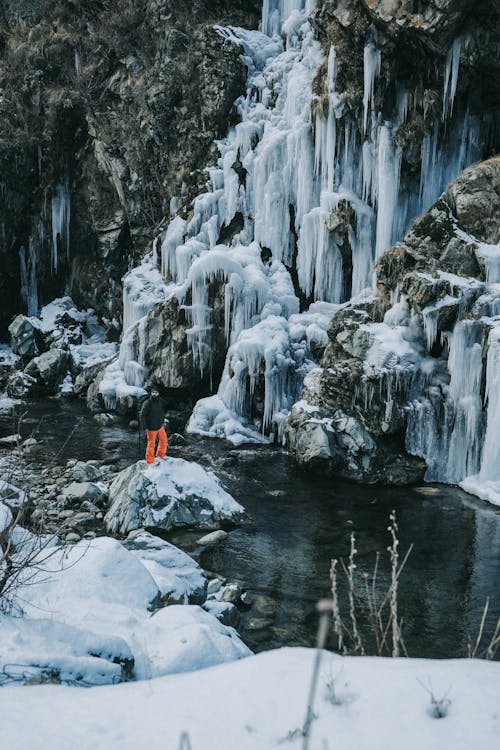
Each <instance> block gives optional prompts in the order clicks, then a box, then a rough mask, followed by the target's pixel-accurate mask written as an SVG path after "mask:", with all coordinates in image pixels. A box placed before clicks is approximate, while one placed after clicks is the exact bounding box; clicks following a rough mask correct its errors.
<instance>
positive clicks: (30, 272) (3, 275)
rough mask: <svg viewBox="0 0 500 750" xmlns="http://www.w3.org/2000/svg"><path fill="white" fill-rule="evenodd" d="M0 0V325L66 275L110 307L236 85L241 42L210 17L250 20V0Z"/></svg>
mask: <svg viewBox="0 0 500 750" xmlns="http://www.w3.org/2000/svg"><path fill="white" fill-rule="evenodd" d="M5 6H6V7H5V9H4V17H3V18H2V20H1V22H0V33H1V37H2V45H1V49H2V51H1V56H0V85H1V88H2V90H3V92H4V117H3V118H2V125H1V126H0V130H1V141H2V148H1V151H0V162H1V165H2V175H3V180H4V185H5V193H4V200H3V202H2V208H1V210H0V213H1V222H2V224H3V225H4V226H5V232H4V234H3V235H2V240H1V243H2V252H1V253H0V300H1V301H0V330H1V329H4V328H5V327H6V325H7V324H8V321H9V318H10V316H11V315H12V312H13V311H14V312H15V311H22V310H23V308H24V309H26V305H28V306H29V305H30V304H31V306H33V305H34V306H35V307H36V304H37V302H36V300H37V299H38V301H39V302H42V303H46V302H47V301H48V300H49V299H52V298H53V297H55V296H58V294H60V293H61V292H62V290H63V289H65V288H66V285H67V283H68V282H69V283H70V285H71V284H72V285H73V288H72V291H73V293H74V296H75V301H76V302H77V304H84V305H85V306H92V307H94V308H96V309H98V310H99V312H101V313H105V314H106V315H107V316H110V318H112V317H113V314H115V315H117V316H118V315H119V314H120V312H121V311H120V295H121V288H120V279H121V276H122V275H123V273H124V272H125V271H126V269H127V267H128V265H129V259H130V257H131V256H132V257H137V255H138V253H139V252H142V251H143V249H144V247H145V246H146V244H147V242H149V241H150V239H151V231H152V229H153V228H154V227H155V226H156V225H157V223H158V222H159V221H160V220H161V219H162V217H163V216H164V215H168V212H169V204H170V200H171V199H172V198H180V199H182V200H185V201H186V202H189V199H190V196H191V197H192V190H193V188H194V187H195V186H197V185H199V184H203V183H204V181H205V179H206V178H205V175H204V174H203V172H202V171H201V169H202V168H203V167H204V166H205V164H206V162H207V160H208V158H209V155H210V153H211V149H212V144H213V141H214V138H217V137H220V136H221V135H222V134H223V133H224V132H225V130H226V128H227V125H228V122H229V120H230V119H231V112H232V107H233V102H234V101H235V99H236V98H237V97H238V96H239V95H240V94H241V93H242V92H243V88H244V81H245V77H246V72H245V67H244V65H243V64H242V63H241V61H240V59H239V56H240V53H239V51H238V50H237V48H235V47H234V45H232V44H230V43H228V42H227V41H225V40H224V39H223V38H222V36H220V35H219V34H218V33H217V32H216V31H215V30H214V28H213V26H214V24H218V23H219V24H234V25H242V26H246V27H255V26H256V24H257V20H258V13H259V11H260V2H257V0H251V1H250V2H246V3H245V2H241V1H240V2H228V1H227V0H221V1H220V2H211V0H197V1H196V2H194V3H189V4H183V3H180V4H179V3H174V2H173V1H172V0H167V2H165V1H164V0H161V2H160V0H140V1H139V2H137V3H128V5H127V7H126V8H124V7H123V4H121V3H118V2H108V3H105V4H100V3H88V2H83V3H56V4H54V3H50V2H45V1H42V0H22V2H19V3H14V2H8V3H6V4H5ZM89 29H90V31H89ZM97 101H100V102H101V104H100V105H99V106H95V102H97ZM34 313H36V310H33V309H32V310H30V311H29V314H34Z"/></svg>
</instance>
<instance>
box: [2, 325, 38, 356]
mask: <svg viewBox="0 0 500 750" xmlns="http://www.w3.org/2000/svg"><path fill="white" fill-rule="evenodd" d="M9 333H10V341H11V347H12V351H13V352H15V354H19V356H21V357H25V358H28V357H34V356H36V355H37V354H38V353H39V351H40V341H41V335H40V330H39V328H38V327H37V326H36V325H34V324H33V322H32V321H31V320H30V318H27V317H26V315H17V316H16V317H15V318H14V320H13V321H12V323H11V324H10V326H9Z"/></svg>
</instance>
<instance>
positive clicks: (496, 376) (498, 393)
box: [479, 326, 500, 482]
mask: <svg viewBox="0 0 500 750" xmlns="http://www.w3.org/2000/svg"><path fill="white" fill-rule="evenodd" d="M485 395H486V398H487V400H488V411H487V424H486V435H485V439H484V446H483V455H482V461H481V469H480V472H479V479H480V481H481V482H500V326H497V327H496V328H493V329H492V330H491V331H490V334H489V337H488V360H487V365H486V394H485Z"/></svg>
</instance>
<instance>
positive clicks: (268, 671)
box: [2, 610, 500, 750]
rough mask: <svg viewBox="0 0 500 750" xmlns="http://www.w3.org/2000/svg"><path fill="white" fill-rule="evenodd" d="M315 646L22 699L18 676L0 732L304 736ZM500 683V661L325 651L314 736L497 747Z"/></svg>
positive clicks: (288, 739) (215, 739)
mask: <svg viewBox="0 0 500 750" xmlns="http://www.w3.org/2000/svg"><path fill="white" fill-rule="evenodd" d="M167 611H168V610H167ZM207 616H208V615H207ZM315 655H316V652H315V651H314V650H312V649H304V648H284V649H280V650H275V651H271V652H267V653H262V654H259V655H257V656H252V657H249V658H247V659H243V660H242V661H238V662H233V663H231V664H224V665H220V666H216V667H212V668H209V669H205V670H203V671H199V672H196V673H192V674H181V675H175V676H172V675H170V676H168V677H160V678H158V679H154V680H151V681H149V682H136V683H127V684H121V685H116V686H111V687H110V686H104V687H98V688H92V689H89V690H85V691H76V690H74V689H72V688H68V687H63V686H43V687H29V688H25V689H24V690H23V692H22V700H20V693H19V689H18V688H15V687H4V688H3V689H2V709H3V711H2V740H3V741H4V742H5V745H6V746H9V747H21V746H22V747H23V750H37V749H38V748H40V747H44V746H50V747H51V748H52V750H67V748H68V747H73V748H75V750H90V748H92V750H114V748H117V749H118V748H119V749H120V750H136V748H138V747H148V748H151V750H155V748H165V747H167V748H177V747H179V743H180V740H181V736H182V735H183V733H186V734H187V735H188V736H189V742H190V746H191V747H192V748H193V750H196V749H197V748H203V749H204V750H215V749H216V748H221V747H228V748H240V749H241V750H256V749H257V748H258V750H271V749H273V750H275V749H276V748H278V747H282V746H283V745H285V746H290V747H302V737H301V734H300V730H301V729H302V727H303V725H304V720H305V715H306V708H307V697H308V691H309V686H310V680H311V674H312V670H313V662H314V659H315ZM499 683H500V665H499V664H498V663H493V662H481V661H473V660H466V659H464V660H449V661H447V660H436V661H431V660H424V659H385V658H384V659H382V658H369V657H339V656H335V655H332V654H329V653H324V654H323V657H322V661H321V665H320V675H319V681H318V688H317V692H316V698H315V702H314V706H313V709H314V720H313V722H312V725H311V738H310V745H309V747H310V748H319V747H340V748H342V750H373V749H374V748H385V750H401V748H405V750H421V748H426V750H438V748H439V750H448V749H450V750H451V748H453V749H454V750H470V748H475V750H492V749H493V748H496V747H497V746H498V742H499V738H500V716H499V712H498V688H499ZM428 690H432V691H433V693H434V695H435V696H436V698H437V699H440V698H443V697H444V696H445V695H447V697H448V699H449V701H450V706H449V711H448V714H447V716H445V717H444V718H441V719H436V718H434V717H433V715H432V705H431V700H430V696H429V694H428ZM54 706H57V712H58V715H57V731H55V729H54ZM165 711H167V712H168V713H167V714H166V713H165ZM26 716H29V722H27V721H26ZM325 743H326V744H325ZM181 746H182V744H181ZM184 746H188V745H187V743H186V742H185V743H184Z"/></svg>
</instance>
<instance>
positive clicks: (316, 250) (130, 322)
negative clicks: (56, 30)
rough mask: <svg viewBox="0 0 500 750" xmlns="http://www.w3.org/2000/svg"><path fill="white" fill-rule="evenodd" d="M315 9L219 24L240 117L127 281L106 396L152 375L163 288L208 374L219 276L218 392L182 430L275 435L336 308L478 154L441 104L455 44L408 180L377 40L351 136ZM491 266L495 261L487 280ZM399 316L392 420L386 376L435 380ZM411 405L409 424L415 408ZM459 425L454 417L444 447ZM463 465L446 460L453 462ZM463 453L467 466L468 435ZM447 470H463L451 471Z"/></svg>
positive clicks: (268, 0) (364, 284)
mask: <svg viewBox="0 0 500 750" xmlns="http://www.w3.org/2000/svg"><path fill="white" fill-rule="evenodd" d="M313 7H314V2H313V1H312V0H264V3H263V12H262V22H261V30H260V31H247V30H245V29H240V28H222V27H216V30H217V32H218V33H219V34H220V35H221V36H223V37H224V38H225V39H227V40H228V42H230V43H234V44H238V45H239V46H240V49H241V52H242V59H243V61H244V62H245V64H246V65H247V68H248V82H247V92H246V94H245V95H244V96H242V97H240V98H239V99H238V100H237V102H236V108H237V110H238V113H239V116H240V122H239V123H238V124H237V125H236V126H234V127H232V128H231V129H230V130H229V132H228V134H227V137H226V138H224V139H222V140H221V141H219V142H218V147H219V151H220V159H219V161H218V163H217V164H216V165H215V166H213V167H211V168H209V169H207V189H206V191H205V192H203V193H201V194H200V195H198V197H196V198H195V200H194V201H193V204H192V211H191V212H190V214H189V215H188V216H187V217H184V218H183V216H184V215H183V216H180V215H178V214H177V211H178V204H177V201H176V200H175V201H174V202H173V204H172V212H171V213H172V218H171V220H170V223H169V225H168V227H167V229H166V231H165V232H164V233H163V235H162V237H161V238H159V239H158V240H157V241H156V243H155V246H154V251H153V256H152V258H151V261H150V262H149V264H148V263H146V264H145V265H144V264H143V265H142V266H140V267H139V269H135V270H134V271H132V272H131V274H129V276H127V277H126V284H125V289H126V291H125V295H124V308H125V315H124V318H125V321H124V335H123V340H122V344H121V350H120V358H119V361H118V362H115V363H113V365H112V366H110V367H109V368H108V371H107V374H106V376H105V379H104V381H103V383H102V384H101V392H102V393H103V395H104V397H105V399H106V402H107V403H108V405H110V406H112V405H113V404H114V403H115V402H116V398H117V395H118V394H119V393H122V394H123V393H125V394H133V393H137V392H138V390H137V389H140V388H141V387H142V386H143V384H144V382H145V378H147V375H148V373H147V370H146V369H145V368H144V361H143V358H142V355H141V351H143V343H144V341H143V340H144V320H145V315H146V314H147V313H148V311H150V310H151V309H152V307H153V306H154V304H155V303H156V302H158V301H161V300H162V299H168V298H169V297H174V296H175V297H176V298H177V300H178V301H179V302H180V304H181V305H183V307H184V310H185V313H186V319H187V321H188V330H187V340H188V345H189V347H190V349H191V352H192V357H193V363H194V366H195V367H196V368H198V369H199V371H200V372H201V373H207V372H210V371H211V367H212V354H213V347H212V342H213V338H212V337H213V333H214V331H213V326H214V320H213V310H212V307H211V304H212V303H211V299H210V294H209V287H213V284H214V282H216V283H217V285H218V287H219V288H220V289H222V293H223V296H224V309H225V335H226V340H227V343H228V352H227V357H226V364H225V369H224V372H223V375H222V379H221V382H220V384H219V387H218V391H217V393H216V394H215V395H213V396H211V397H209V398H207V399H202V400H201V401H199V402H198V404H197V405H196V407H195V409H194V412H193V415H192V418H191V420H190V423H189V429H190V430H192V431H193V432H198V433H201V434H205V435H213V436H221V437H225V438H227V439H229V440H232V441H233V442H235V443H239V442H246V441H249V440H254V441H267V440H269V439H272V438H273V437H274V438H276V437H278V438H279V436H280V434H281V430H282V425H283V422H284V420H285V419H286V415H287V414H288V412H289V410H290V408H291V406H292V405H293V403H294V401H295V400H296V399H297V398H299V394H300V391H301V386H302V383H303V379H304V377H305V375H306V374H307V372H309V371H310V369H311V368H312V367H313V366H314V352H315V350H317V349H318V347H319V348H321V346H324V345H325V344H326V343H327V335H326V331H327V327H328V323H329V320H330V318H331V315H332V313H333V310H334V309H337V306H338V305H339V304H343V303H345V301H346V300H348V299H349V298H350V297H351V296H352V295H359V294H361V293H363V290H366V289H367V288H370V287H372V286H373V265H374V261H375V259H376V258H377V257H379V256H380V255H381V254H382V253H383V252H384V251H385V250H386V249H387V248H388V247H389V246H390V245H391V244H393V243H394V242H395V241H396V240H398V239H399V238H401V236H402V234H403V232H404V230H405V228H406V227H407V226H408V225H409V223H410V222H411V220H412V219H413V218H415V217H416V216H417V215H418V214H419V213H421V211H422V210H423V209H424V208H428V207H429V205H431V204H432V203H433V202H434V201H435V200H436V199H437V198H438V197H439V195H440V194H441V192H442V191H443V189H444V188H445V186H446V184H447V183H448V182H449V180H450V179H452V178H453V177H455V176H456V175H457V174H458V173H459V172H460V171H461V170H462V169H463V168H464V167H465V166H467V165H468V164H469V163H471V162H472V161H474V160H475V159H477V158H478V157H479V155H480V142H481V128H482V123H481V122H480V121H479V119H478V118H476V117H474V116H472V115H470V114H469V113H467V112H465V113H461V112H460V113H456V112H455V113H453V109H454V98H455V94H456V90H457V83H458V73H459V60H460V48H461V42H459V41H456V43H454V44H453V45H452V48H451V51H450V54H449V55H448V58H447V62H446V69H445V84H444V95H443V115H444V116H445V117H446V119H447V123H446V129H444V128H443V127H439V126H436V127H435V128H433V129H432V130H431V131H429V132H428V133H427V134H426V135H425V137H424V139H423V143H422V167H421V173H420V175H419V178H417V179H415V178H409V177H406V176H402V174H401V161H402V152H401V148H400V147H399V146H398V145H397V143H396V139H395V136H396V132H397V130H398V128H399V127H400V126H401V125H402V124H403V123H404V122H405V120H406V118H407V114H408V108H409V103H410V101H409V96H408V91H407V90H406V89H405V87H404V85H403V84H402V83H401V82H396V97H395V106H394V112H393V115H392V117H391V118H390V119H383V117H382V115H381V113H379V112H378V110H377V105H376V101H377V97H376V86H377V78H378V76H379V73H380V68H381V56H380V50H379V49H378V47H377V42H376V38H375V37H372V38H370V39H369V40H367V43H366V45H365V50H364V96H363V128H362V130H363V132H360V130H359V129H358V125H357V123H356V121H355V120H354V118H353V117H352V116H351V115H350V114H349V113H348V112H346V108H345V104H344V96H343V93H342V92H340V91H339V90H338V89H337V81H336V68H337V61H336V53H335V48H334V47H332V48H331V49H330V50H329V54H328V60H327V75H326V82H325V91H324V93H323V95H322V96H321V97H320V96H318V95H317V94H314V93H313V81H314V79H315V77H316V75H317V71H318V69H319V66H320V65H321V64H322V63H323V62H324V52H323V50H322V48H321V46H320V44H319V42H318V41H317V40H316V38H315V36H314V32H313V29H312V27H311V25H310V24H309V22H308V14H309V13H310V12H311V11H312V10H313ZM222 230H225V236H226V238H227V236H228V235H229V236H230V235H231V234H232V236H230V239H226V240H225V242H226V244H221V232H222ZM488 252H489V251H488ZM485 253H487V249H486V250H485ZM495 262H496V261H495ZM495 262H494V261H493V260H492V262H491V267H492V269H493V270H492V271H491V273H492V274H494V275H495V278H496V274H497V271H496V266H495ZM157 265H158V266H159V268H160V271H158V270H157ZM145 268H147V272H146V273H145V272H144V269H145ZM498 273H499V274H500V265H499V271H498ZM492 278H493V277H492ZM301 310H302V311H301ZM407 318H408V320H407V321H406V322H405V323H400V324H399V331H396V333H395V334H392V333H391V334H390V336H392V338H393V341H392V343H393V344H394V336H396V337H399V339H401V341H402V342H403V343H402V344H401V347H402V348H401V352H400V355H401V357H402V359H401V360H400V362H396V364H397V368H396V369H397V370H398V372H399V374H398V375H397V378H396V381H395V382H393V381H392V377H393V376H392V374H391V372H392V370H390V368H385V374H384V378H385V380H384V388H387V393H388V404H389V406H388V418H389V417H390V414H389V412H390V410H391V408H392V405H391V404H392V403H393V399H392V398H391V393H394V392H395V391H394V390H393V389H394V388H396V389H406V391H407V393H408V397H409V398H410V399H411V396H412V393H413V392H416V387H417V380H418V381H419V383H420V385H422V380H423V382H424V385H425V384H427V382H428V381H429V382H431V381H432V373H431V372H430V370H432V368H433V367H434V366H433V365H432V363H428V364H427V368H428V369H427V370H426V367H423V368H422V367H419V366H418V362H419V361H421V360H422V361H427V360H430V359H431V358H430V357H426V342H425V341H420V340H418V341H417V339H418V336H416V334H415V330H414V326H413V324H412V323H411V320H410V318H411V315H409V313H408V315H407ZM425 324H426V326H427V328H426V330H427V336H428V342H427V343H428V344H429V346H432V343H431V342H432V341H433V339H434V338H435V336H436V335H437V323H436V311H435V310H429V311H427V315H426V316H425ZM383 325H384V326H385V328H384V327H382V328H380V329H378V330H377V331H375V330H373V331H372V332H371V333H372V334H373V337H374V342H375V343H374V346H375V347H377V346H378V349H377V355H376V357H375V351H376V349H375V348H374V349H373V352H372V355H373V357H374V359H373V361H372V362H370V363H369V364H370V366H373V368H375V369H376V368H377V367H379V364H380V362H379V361H378V359H377V358H383V352H384V345H383V344H382V343H381V342H383V340H384V336H385V335H386V334H387V335H389V334H388V331H389V329H390V328H391V325H392V324H391V322H390V321H389V322H386V323H384V324H383ZM405 331H406V333H408V331H410V335H409V337H407V336H406V333H405ZM403 334H404V335H403ZM457 335H458V334H457ZM376 342H378V344H377V343H376ZM450 346H451V344H450ZM457 346H458V343H457ZM397 356H399V355H397ZM393 364H394V363H393ZM382 369H384V368H382ZM436 377H437V375H436ZM443 378H444V380H446V376H445V375H444V376H443ZM429 387H430V386H429ZM454 387H455V386H454ZM459 388H460V386H459V384H458V383H457V384H456V389H458V390H459ZM412 389H413V390H412ZM469 395H470V394H469ZM461 399H462V400H463V399H465V400H466V399H467V394H466V393H463V394H462V393H458V391H454V397H453V404H455V405H456V408H457V409H458V408H460V407H459V404H460V403H461ZM450 403H451V402H450ZM464 403H465V401H464ZM476 406H477V404H476ZM423 408H424V407H422V409H423ZM450 408H451V407H450ZM414 411H415V414H414V416H413V417H412V419H413V421H412V425H413V427H412V429H413V433H415V434H416V432H418V430H419V428H418V427H417V426H416V425H417V423H418V418H417V416H416V415H417V412H418V409H417V407H415V410H414ZM421 422H422V424H423V422H424V420H423V419H422V420H421ZM470 429H471V424H470V423H468V422H467V421H466V419H465V417H464V419H463V420H462V422H461V426H457V430H458V431H460V430H461V432H460V433H459V432H457V436H456V439H454V443H453V444H454V445H455V443H456V444H458V441H459V437H460V439H461V436H463V435H465V436H466V437H467V436H468V435H469V431H470ZM413 433H411V434H413ZM412 439H413V438H409V441H410V442H411V440H412ZM414 440H415V445H417V443H418V447H414V448H412V449H413V450H414V451H417V450H421V451H425V453H426V455H428V456H431V454H432V449H431V447H430V445H429V444H428V443H429V441H427V442H425V440H424V438H423V437H422V435H421V434H420V433H418V438H417V437H415V438H414ZM424 443H425V446H424V445H423V444H424ZM410 447H411V446H410ZM456 450H457V451H458V448H457V449H456ZM461 461H462V457H458V456H457V458H456V461H455V459H454V463H456V464H457V466H458V464H460V462H461ZM464 461H465V464H466V465H467V466H475V465H476V464H477V461H478V451H477V450H476V448H475V447H471V449H470V450H469V451H468V452H467V458H466V459H464ZM462 463H463V462H462ZM451 471H452V468H451V467H450V472H451ZM453 472H454V476H458V475H459V473H460V471H459V469H458V468H456V469H453Z"/></svg>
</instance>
